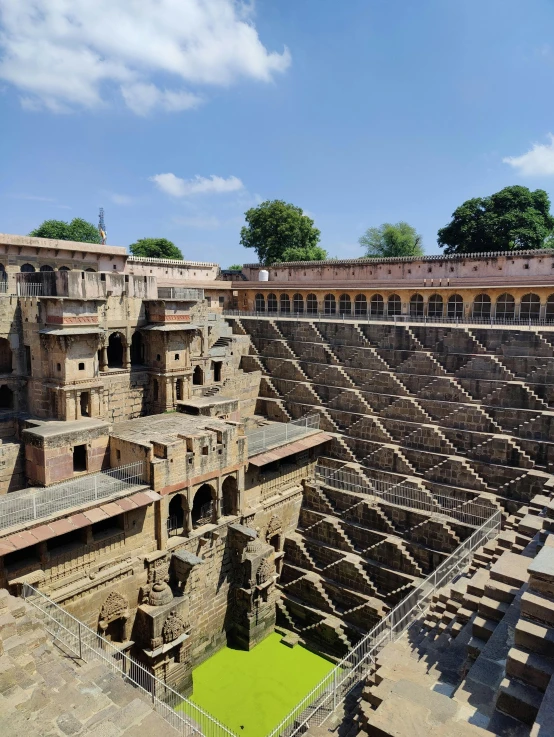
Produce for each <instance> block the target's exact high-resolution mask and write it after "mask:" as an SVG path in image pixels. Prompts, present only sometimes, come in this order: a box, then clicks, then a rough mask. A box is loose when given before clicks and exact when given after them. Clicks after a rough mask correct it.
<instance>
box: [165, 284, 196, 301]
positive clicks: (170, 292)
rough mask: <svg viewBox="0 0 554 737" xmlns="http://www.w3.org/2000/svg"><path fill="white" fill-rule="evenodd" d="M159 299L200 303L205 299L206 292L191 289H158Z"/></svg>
mask: <svg viewBox="0 0 554 737" xmlns="http://www.w3.org/2000/svg"><path fill="white" fill-rule="evenodd" d="M158 299H183V300H187V301H188V302H200V301H202V300H203V299H204V290H203V289H192V288H190V287H158Z"/></svg>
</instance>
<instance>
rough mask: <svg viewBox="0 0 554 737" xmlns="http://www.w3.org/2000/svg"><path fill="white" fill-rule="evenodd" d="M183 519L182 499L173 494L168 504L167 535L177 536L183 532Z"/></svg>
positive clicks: (178, 495)
mask: <svg viewBox="0 0 554 737" xmlns="http://www.w3.org/2000/svg"><path fill="white" fill-rule="evenodd" d="M184 518H185V515H184V513H183V503H182V497H181V495H180V494H175V496H174V497H173V498H172V499H171V501H170V502H169V513H168V516H167V532H168V534H169V535H178V534H179V532H181V531H182V530H183V523H184Z"/></svg>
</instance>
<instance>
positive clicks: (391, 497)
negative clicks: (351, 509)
mask: <svg viewBox="0 0 554 737" xmlns="http://www.w3.org/2000/svg"><path fill="white" fill-rule="evenodd" d="M315 478H316V481H320V482H321V483H323V484H326V485H327V486H331V487H332V488H334V489H339V490H341V491H351V492H354V493H357V494H366V495H370V496H374V497H378V498H379V499H381V500H382V501H384V502H390V503H391V504H398V505H400V506H402V507H408V508H410V509H417V510H421V511H425V512H431V513H434V514H441V515H446V516H448V517H452V518H453V519H456V520H457V521H458V522H463V523H464V524H467V525H471V526H473V527H478V526H479V525H482V524H483V522H484V521H485V520H486V519H487V518H488V517H489V516H490V515H491V513H492V512H493V511H494V509H495V507H494V506H493V505H492V504H485V503H484V502H483V500H475V499H474V498H468V499H460V498H457V497H450V496H445V495H443V494H437V493H436V492H434V491H430V490H429V489H425V488H422V487H420V486H416V485H414V484H413V483H410V482H409V481H407V482H406V481H401V482H398V483H395V482H394V481H383V480H381V479H370V480H368V483H363V480H362V479H361V478H360V476H359V475H357V474H356V473H354V472H352V471H343V470H342V469H341V468H339V469H335V468H328V467H327V466H321V465H319V464H318V465H317V466H316V469H315Z"/></svg>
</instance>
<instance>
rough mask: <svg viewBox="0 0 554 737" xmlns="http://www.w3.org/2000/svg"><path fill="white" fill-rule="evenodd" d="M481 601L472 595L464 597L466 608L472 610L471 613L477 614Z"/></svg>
mask: <svg viewBox="0 0 554 737" xmlns="http://www.w3.org/2000/svg"><path fill="white" fill-rule="evenodd" d="M478 573H479V571H478ZM479 601H480V597H478V596H473V595H472V594H466V595H465V597H464V608H465V609H471V611H473V612H476V611H477V609H478V608H479Z"/></svg>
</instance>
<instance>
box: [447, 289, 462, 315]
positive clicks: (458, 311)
mask: <svg viewBox="0 0 554 737" xmlns="http://www.w3.org/2000/svg"><path fill="white" fill-rule="evenodd" d="M446 310H447V315H448V317H463V316H464V300H463V297H462V296H461V294H452V295H451V296H450V297H449V298H448V303H447V306H446Z"/></svg>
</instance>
